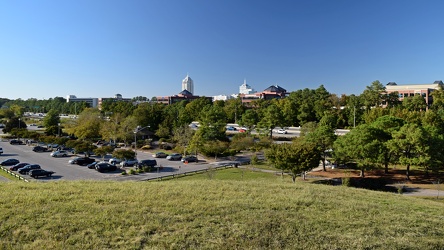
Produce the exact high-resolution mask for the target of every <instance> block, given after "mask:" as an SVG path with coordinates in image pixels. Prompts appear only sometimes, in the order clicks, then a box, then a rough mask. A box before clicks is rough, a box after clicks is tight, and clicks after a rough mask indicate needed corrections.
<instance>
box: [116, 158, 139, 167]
mask: <svg viewBox="0 0 444 250" xmlns="http://www.w3.org/2000/svg"><path fill="white" fill-rule="evenodd" d="M138 162H139V161H138V160H137V159H129V160H124V161H121V162H120V166H122V167H132V166H134V165H136V164H137V163H138Z"/></svg>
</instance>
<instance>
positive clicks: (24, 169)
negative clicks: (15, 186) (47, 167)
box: [18, 164, 40, 174]
mask: <svg viewBox="0 0 444 250" xmlns="http://www.w3.org/2000/svg"><path fill="white" fill-rule="evenodd" d="M32 169H40V165H38V164H29V165H26V166H24V167H22V168H19V169H18V173H19V174H27V173H29V171H31V170H32Z"/></svg>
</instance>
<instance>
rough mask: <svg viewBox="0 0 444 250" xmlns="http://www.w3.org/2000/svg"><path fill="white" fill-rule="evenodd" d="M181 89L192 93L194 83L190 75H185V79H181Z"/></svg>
mask: <svg viewBox="0 0 444 250" xmlns="http://www.w3.org/2000/svg"><path fill="white" fill-rule="evenodd" d="M182 90H187V91H188V92H190V93H191V95H194V83H193V80H192V79H191V77H189V76H188V74H187V76H186V77H185V79H183V80H182Z"/></svg>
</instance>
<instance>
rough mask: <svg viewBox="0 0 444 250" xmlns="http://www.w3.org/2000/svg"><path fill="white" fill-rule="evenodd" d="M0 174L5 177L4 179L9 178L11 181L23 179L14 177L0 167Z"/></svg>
mask: <svg viewBox="0 0 444 250" xmlns="http://www.w3.org/2000/svg"><path fill="white" fill-rule="evenodd" d="M0 168H5V169H6V167H0ZM0 176H2V177H5V178H6V179H8V180H11V181H23V180H20V179H19V178H17V177H15V176H12V175H10V174H8V173H7V172H6V171H4V170H3V169H0Z"/></svg>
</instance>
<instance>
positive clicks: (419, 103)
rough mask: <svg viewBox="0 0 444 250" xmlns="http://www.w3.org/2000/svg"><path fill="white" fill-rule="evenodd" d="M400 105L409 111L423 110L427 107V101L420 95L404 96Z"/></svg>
mask: <svg viewBox="0 0 444 250" xmlns="http://www.w3.org/2000/svg"><path fill="white" fill-rule="evenodd" d="M402 106H404V108H406V109H407V110H409V111H424V110H426V109H427V103H426V101H425V99H424V97H422V96H421V95H415V96H409V97H406V98H404V100H403V101H402Z"/></svg>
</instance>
